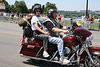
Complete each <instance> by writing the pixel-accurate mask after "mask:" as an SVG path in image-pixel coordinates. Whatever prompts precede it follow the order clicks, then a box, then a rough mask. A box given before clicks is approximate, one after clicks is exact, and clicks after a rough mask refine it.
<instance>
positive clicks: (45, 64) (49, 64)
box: [23, 59, 78, 67]
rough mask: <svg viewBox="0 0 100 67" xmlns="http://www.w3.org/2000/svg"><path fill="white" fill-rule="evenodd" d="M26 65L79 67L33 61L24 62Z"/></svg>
mask: <svg viewBox="0 0 100 67" xmlns="http://www.w3.org/2000/svg"><path fill="white" fill-rule="evenodd" d="M23 63H24V64H29V65H33V66H38V67H78V66H77V65H75V66H72V65H71V66H66V65H61V64H57V63H51V62H45V61H42V62H37V63H36V62H33V61H32V60H30V59H29V60H27V61H23Z"/></svg>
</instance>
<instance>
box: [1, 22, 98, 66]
mask: <svg viewBox="0 0 100 67" xmlns="http://www.w3.org/2000/svg"><path fill="white" fill-rule="evenodd" d="M92 32H93V35H94V36H95V37H94V41H93V43H95V45H99V44H100V41H99V40H100V38H99V37H100V35H99V34H100V32H96V31H92ZM21 34H22V29H21V27H19V26H18V25H17V24H13V23H2V22H0V67H47V66H48V67H55V66H56V67H61V66H60V65H59V64H53V63H49V62H43V63H41V64H38V63H33V64H32V63H29V59H27V58H23V57H20V54H19V50H20V48H21V46H20V43H19V41H20V38H21V36H22V35H21ZM62 67H65V66H62Z"/></svg>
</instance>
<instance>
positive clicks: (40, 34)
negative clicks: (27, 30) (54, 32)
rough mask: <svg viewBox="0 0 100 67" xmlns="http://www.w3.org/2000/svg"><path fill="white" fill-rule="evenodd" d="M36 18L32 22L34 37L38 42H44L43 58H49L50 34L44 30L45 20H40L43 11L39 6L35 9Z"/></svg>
mask: <svg viewBox="0 0 100 67" xmlns="http://www.w3.org/2000/svg"><path fill="white" fill-rule="evenodd" d="M33 12H34V16H33V17H32V20H31V25H32V30H33V37H34V38H35V39H36V40H43V46H44V52H43V56H44V57H48V56H49V54H48V53H47V51H46V50H47V43H48V36H49V33H48V32H45V31H44V30H43V20H42V18H40V14H41V13H42V9H41V7H40V6H39V5H36V6H35V7H34V8H33Z"/></svg>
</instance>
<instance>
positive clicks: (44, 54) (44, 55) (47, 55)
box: [43, 50, 49, 58]
mask: <svg viewBox="0 0 100 67" xmlns="http://www.w3.org/2000/svg"><path fill="white" fill-rule="evenodd" d="M43 57H45V58H47V57H49V54H48V52H47V51H45V50H44V51H43Z"/></svg>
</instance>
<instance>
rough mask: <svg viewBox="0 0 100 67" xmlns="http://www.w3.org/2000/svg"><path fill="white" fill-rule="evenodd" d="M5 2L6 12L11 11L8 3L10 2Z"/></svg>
mask: <svg viewBox="0 0 100 67" xmlns="http://www.w3.org/2000/svg"><path fill="white" fill-rule="evenodd" d="M4 4H5V9H6V12H11V11H10V5H9V4H8V2H7V1H4Z"/></svg>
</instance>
